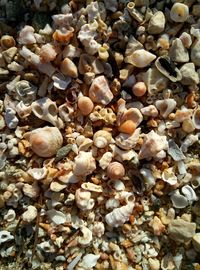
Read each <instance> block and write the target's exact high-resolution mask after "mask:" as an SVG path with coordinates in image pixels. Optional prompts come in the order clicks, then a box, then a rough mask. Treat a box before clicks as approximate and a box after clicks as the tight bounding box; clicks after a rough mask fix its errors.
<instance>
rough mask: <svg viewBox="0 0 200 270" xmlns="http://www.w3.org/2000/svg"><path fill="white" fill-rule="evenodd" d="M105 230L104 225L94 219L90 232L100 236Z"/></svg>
mask: <svg viewBox="0 0 200 270" xmlns="http://www.w3.org/2000/svg"><path fill="white" fill-rule="evenodd" d="M104 232H105V226H104V223H103V222H100V221H95V222H94V225H93V228H92V234H93V235H94V236H97V237H99V238H100V237H102V236H103V235H104Z"/></svg>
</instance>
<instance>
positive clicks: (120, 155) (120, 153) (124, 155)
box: [110, 144, 138, 164]
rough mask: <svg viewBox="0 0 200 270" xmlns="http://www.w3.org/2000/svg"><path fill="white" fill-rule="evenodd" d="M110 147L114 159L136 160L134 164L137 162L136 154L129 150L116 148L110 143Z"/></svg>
mask: <svg viewBox="0 0 200 270" xmlns="http://www.w3.org/2000/svg"><path fill="white" fill-rule="evenodd" d="M110 148H111V149H112V151H113V156H114V157H115V159H117V160H119V161H124V160H131V159H132V160H134V161H135V162H136V164H137V163H138V154H137V153H136V152H135V151H133V150H132V149H131V150H122V149H120V148H118V147H117V146H116V145H112V144H111V145H110Z"/></svg>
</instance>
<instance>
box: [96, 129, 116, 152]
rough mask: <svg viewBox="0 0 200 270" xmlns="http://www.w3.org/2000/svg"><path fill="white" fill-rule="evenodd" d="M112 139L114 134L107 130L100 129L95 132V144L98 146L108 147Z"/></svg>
mask: <svg viewBox="0 0 200 270" xmlns="http://www.w3.org/2000/svg"><path fill="white" fill-rule="evenodd" d="M111 140H112V135H111V134H110V133H109V132H108V131H106V130H99V131H97V132H96V133H95V134H94V137H93V141H94V145H95V146H96V147H98V148H104V147H106V146H107V145H108V144H109V143H110V142H111Z"/></svg>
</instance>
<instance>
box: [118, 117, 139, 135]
mask: <svg viewBox="0 0 200 270" xmlns="http://www.w3.org/2000/svg"><path fill="white" fill-rule="evenodd" d="M135 129H136V124H135V122H133V121H132V120H127V121H125V122H123V123H122V124H121V125H120V126H119V127H118V130H119V131H120V132H123V133H126V134H132V133H133V132H134V131H135Z"/></svg>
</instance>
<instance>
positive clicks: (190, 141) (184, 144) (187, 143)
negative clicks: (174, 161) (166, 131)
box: [180, 134, 199, 153]
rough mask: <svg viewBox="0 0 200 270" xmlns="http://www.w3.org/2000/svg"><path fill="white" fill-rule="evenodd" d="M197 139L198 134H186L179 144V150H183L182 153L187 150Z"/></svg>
mask: <svg viewBox="0 0 200 270" xmlns="http://www.w3.org/2000/svg"><path fill="white" fill-rule="evenodd" d="M198 139H199V135H198V134H196V135H193V134H189V135H188V136H186V138H185V139H184V141H183V142H182V144H181V147H180V149H181V151H183V152H184V153H186V152H187V150H188V148H189V147H190V146H191V145H193V144H194V143H195V142H197V141H198Z"/></svg>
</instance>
